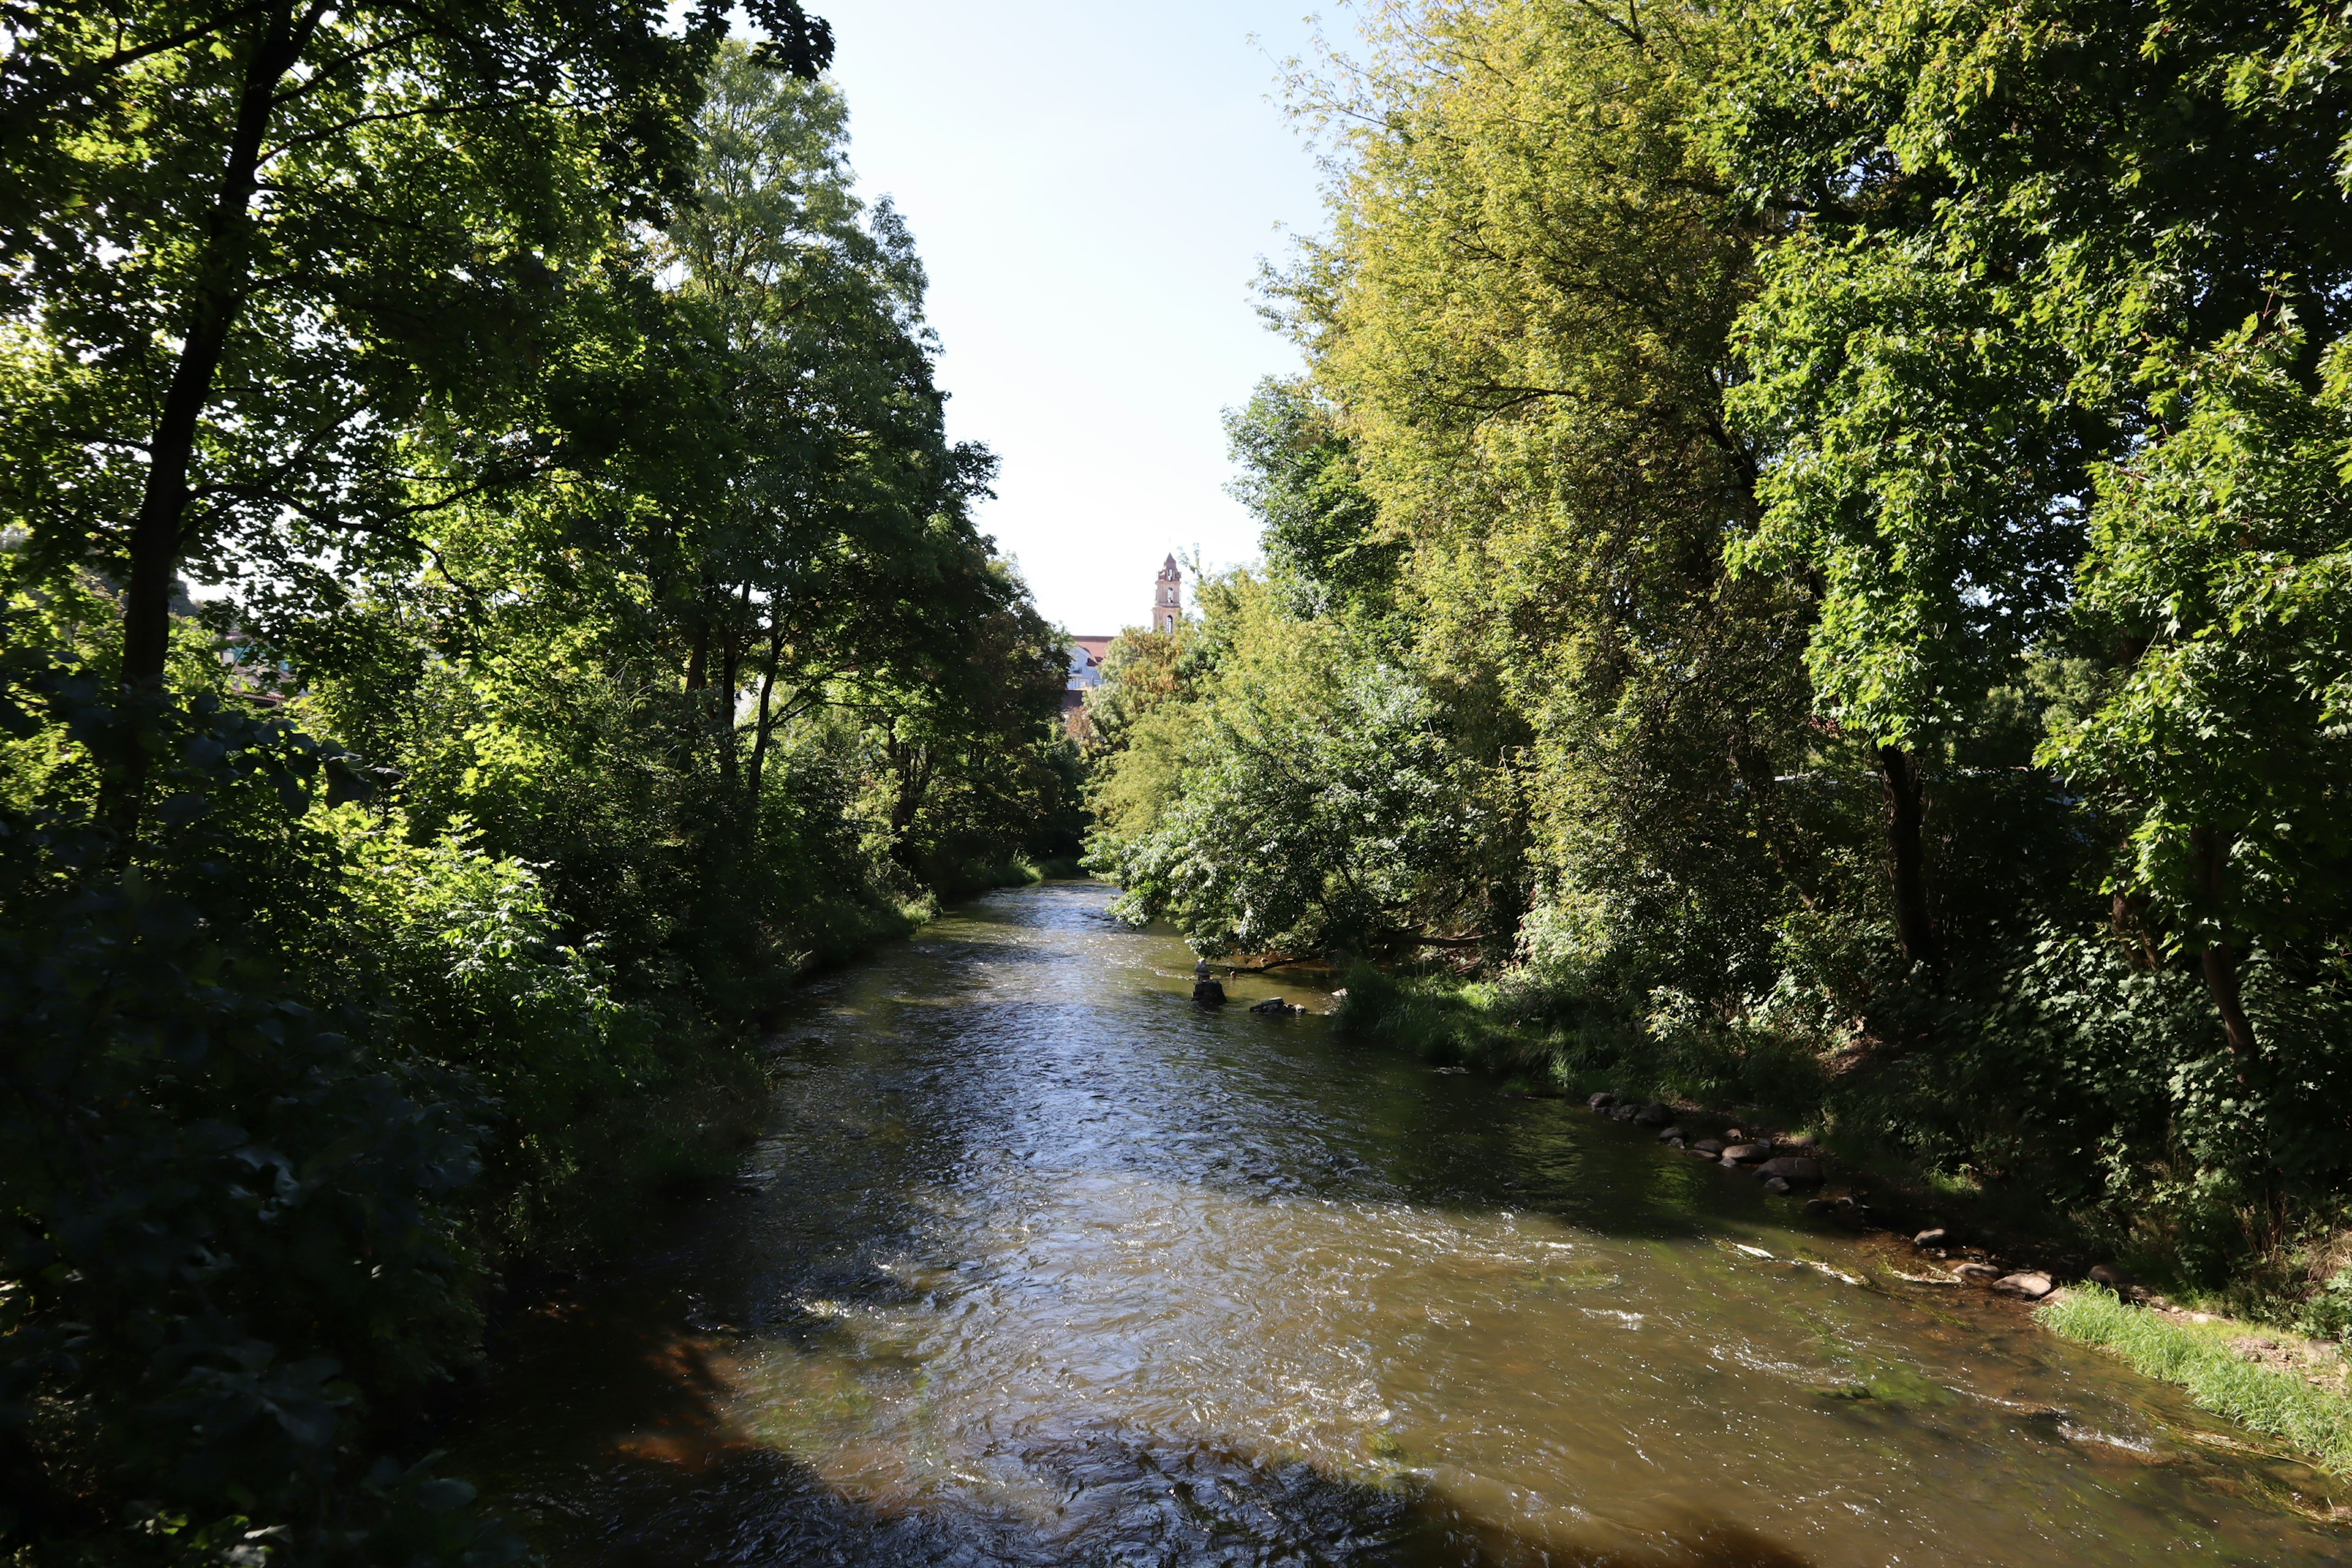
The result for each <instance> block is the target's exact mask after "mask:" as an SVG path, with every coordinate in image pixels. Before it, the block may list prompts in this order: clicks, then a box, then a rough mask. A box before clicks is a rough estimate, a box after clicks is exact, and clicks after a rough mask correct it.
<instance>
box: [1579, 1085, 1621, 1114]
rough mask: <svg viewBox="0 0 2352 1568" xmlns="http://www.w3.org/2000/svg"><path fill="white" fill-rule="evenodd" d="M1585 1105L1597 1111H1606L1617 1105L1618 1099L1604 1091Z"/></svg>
mask: <svg viewBox="0 0 2352 1568" xmlns="http://www.w3.org/2000/svg"><path fill="white" fill-rule="evenodd" d="M1584 1103H1585V1104H1586V1105H1588V1106H1590V1107H1591V1108H1592V1109H1593V1110H1608V1109H1609V1108H1610V1107H1611V1106H1612V1105H1614V1104H1616V1103H1617V1097H1616V1096H1615V1095H1613V1094H1612V1093H1610V1092H1609V1091H1608V1090H1607V1089H1602V1090H1601V1092H1600V1093H1599V1094H1596V1095H1594V1096H1593V1097H1592V1098H1591V1100H1586V1101H1585V1102H1584Z"/></svg>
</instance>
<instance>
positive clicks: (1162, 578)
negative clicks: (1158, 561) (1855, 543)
mask: <svg viewBox="0 0 2352 1568" xmlns="http://www.w3.org/2000/svg"><path fill="white" fill-rule="evenodd" d="M1183 618H1184V574H1183V573H1181V572H1180V571H1178V570H1177V569H1176V557H1174V556H1173V555H1171V556H1170V557H1169V558H1168V563H1167V564H1166V565H1164V566H1162V567H1160V575H1159V577H1158V578H1157V579H1155V582H1154V591H1153V593H1152V595H1151V629H1152V630H1153V631H1155V632H1172V631H1174V630H1175V629H1176V627H1177V626H1178V624H1179V623H1181V621H1182V620H1183Z"/></svg>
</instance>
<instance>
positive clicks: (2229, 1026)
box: [2189, 827, 2256, 1089]
mask: <svg viewBox="0 0 2352 1568" xmlns="http://www.w3.org/2000/svg"><path fill="white" fill-rule="evenodd" d="M2189 852H2190V853H2191V854H2193V855H2194V856H2195V857H2196V858H2197V879H2198V885H2199V886H2200V889H2202V890H2203V892H2204V894H2205V897H2206V899H2207V900H2208V901H2209V902H2210V904H2211V906H2212V910H2213V915H2212V918H2213V925H2214V930H2215V931H2217V932H2219V933H2220V934H2218V935H2216V936H2215V937H2214V938H2213V939H2212V940H2211V941H2210V942H2207V943H2206V944H2205V951H2204V952H2203V953H2202V954H2201V955H2200V963H2199V967H2200V969H2201V970H2203V972H2204V974H2205V992H2206V994H2207V995H2209V996H2210V997H2212V999H2213V1010H2214V1011H2215V1012H2217V1013H2219V1014H2220V1015H2221V1037H2222V1038H2223V1039H2225V1040H2226V1041H2228V1042H2229V1046H2230V1065H2231V1068H2232V1069H2233V1070H2234V1071H2235V1072H2236V1073H2237V1077H2238V1087H2239V1088H2240V1089H2249V1088H2252V1081H2251V1080H2252V1068H2253V1065H2254V1059H2255V1058H2254V1053H2255V1049H2256V1042H2255V1039H2254V1026H2253V1021H2252V1019H2250V1018H2248V1017H2247V1016H2246V1005H2245V1002H2244V999H2243V998H2242V996H2241V994H2239V990H2238V950H2237V948H2236V946H2235V945H2234V944H2233V943H2232V942H2231V941H2230V938H2229V935H2228V931H2229V927H2228V925H2227V923H2226V922H2225V921H2224V920H2223V918H2222V904H2221V900H2222V895H2223V894H2224V893H2225V892H2226V891H2227V890H2228V885H2229V874H2230V841H2229V839H2228V837H2225V836H2224V835H2221V834H2217V833H2213V832H2210V831H2209V830H2207V829H2205V828H2202V827H2199V828H2194V829H2192V830H2190V832H2189Z"/></svg>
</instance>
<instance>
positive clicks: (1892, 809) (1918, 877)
mask: <svg viewBox="0 0 2352 1568" xmlns="http://www.w3.org/2000/svg"><path fill="white" fill-rule="evenodd" d="M1878 770H1879V782H1880V783H1881V784H1884V785H1885V791H1886V848H1887V871H1888V875H1889V876H1890V878H1891V879H1893V882H1894V888H1895V941H1896V942H1898V943H1900V944H1901V946H1902V948H1903V956H1904V957H1905V958H1906V959H1909V960H1910V961H1911V962H1912V963H1924V964H1927V965H1928V966H1929V967H1930V968H1934V967H1936V966H1937V964H1939V963H1941V962H1942V955H1941V953H1940V952H1938V951H1937V944H1936V928H1935V924H1934V922H1933V921H1930V920H1929V919H1928V918H1927V868H1926V864H1925V856H1924V854H1923V852H1922V849H1921V847H1920V838H1921V834H1920V826H1921V822H1922V819H1923V817H1924V816H1925V815H1926V813H1925V810H1924V808H1923V807H1922V805H1921V804H1920V798H1919V775H1918V774H1917V773H1916V772H1915V771H1913V768H1912V765H1911V754H1910V753H1909V752H1906V751H1904V750H1902V749H1901V748H1900V747H1896V746H1881V747H1879V748H1878Z"/></svg>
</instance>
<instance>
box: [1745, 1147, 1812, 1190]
mask: <svg viewBox="0 0 2352 1568" xmlns="http://www.w3.org/2000/svg"><path fill="white" fill-rule="evenodd" d="M1756 1170H1757V1173H1759V1175H1761V1176H1763V1178H1764V1179H1765V1180H1766V1181H1767V1182H1780V1183H1781V1184H1783V1185H1782V1188H1781V1190H1782V1191H1784V1192H1785V1191H1786V1190H1787V1189H1788V1188H1790V1187H1818V1186H1820V1185H1821V1184H1822V1163H1821V1162H1820V1161H1819V1160H1816V1159H1813V1158H1811V1156H1809V1155H1804V1154H1784V1155H1781V1156H1780V1157H1779V1158H1777V1159H1771V1160H1767V1161H1765V1162H1764V1163H1762V1164H1760V1165H1759V1166H1757V1167H1756Z"/></svg>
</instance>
